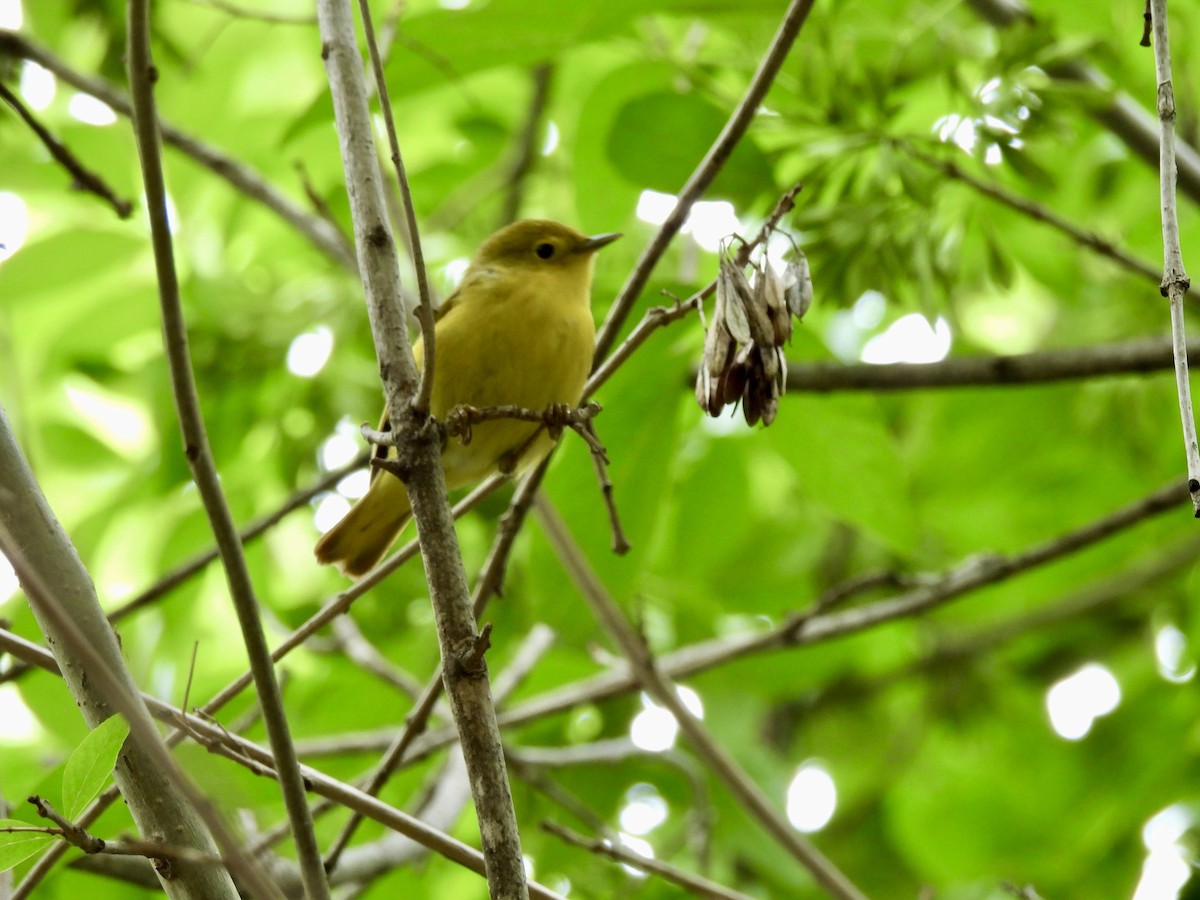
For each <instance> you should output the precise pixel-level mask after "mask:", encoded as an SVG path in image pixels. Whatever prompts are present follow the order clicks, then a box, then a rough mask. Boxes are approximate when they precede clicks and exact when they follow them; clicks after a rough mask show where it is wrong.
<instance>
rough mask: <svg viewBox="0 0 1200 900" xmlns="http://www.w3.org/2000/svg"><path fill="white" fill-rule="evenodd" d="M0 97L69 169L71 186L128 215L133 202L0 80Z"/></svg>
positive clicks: (121, 215)
mask: <svg viewBox="0 0 1200 900" xmlns="http://www.w3.org/2000/svg"><path fill="white" fill-rule="evenodd" d="M0 99H3V100H4V101H5V102H6V103H8V105H9V106H11V107H12V108H13V110H14V111H15V112H16V114H17V115H18V116H19V117H20V118H21V120H22V121H23V122H24V123H25V124H26V125H28V126H29V129H30V130H31V131H32V132H33V133H34V134H35V135H37V138H38V140H40V141H41V142H42V145H43V146H44V147H45V148H46V150H47V151H49V153H50V155H51V156H52V157H54V160H55V161H56V162H57V163H58V164H59V165H60V166H62V167H63V168H64V169H66V170H67V173H68V174H69V175H70V176H71V182H72V184H71V186H72V187H75V188H78V189H79V190H82V191H86V192H87V193H89V194H95V195H96V196H97V197H99V198H100V199H101V200H103V201H104V202H105V203H107V204H108V205H109V206H111V207H112V208H113V212H115V213H116V214H117V215H118V216H119V217H120V218H122V219H128V218H129V216H130V214H131V213H132V212H133V204H132V203H130V202H129V201H128V200H121V199H120V198H118V197H117V195H116V194H115V193H114V192H113V189H112V188H110V187H109V186H108V184H107V183H106V182H105V181H104V179H103V178H101V177H100V176H99V175H97V174H96V173H95V172H92V171H91V170H90V169H88V168H87V167H86V166H84V164H83V163H81V162H80V161H79V160H78V159H77V158H76V157H75V154H73V153H72V152H71V151H70V150H69V149H67V146H66V145H65V144H63V143H62V142H61V141H59V140H58V138H56V137H55V136H54V135H52V134H51V133H50V131H49V130H48V129H47V128H46V126H44V125H43V124H42V123H41V122H39V121H38V120H37V118H36V117H35V116H34V115H33V113H31V112H30V111H29V110H28V109H26V107H25V104H24V103H22V102H21V100H20V98H19V97H18V96H17V95H16V94H14V93H13V92H12V91H10V90H9V89H8V86H7V85H6V84H5V83H4V82H3V81H0Z"/></svg>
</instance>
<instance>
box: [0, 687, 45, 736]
mask: <svg viewBox="0 0 1200 900" xmlns="http://www.w3.org/2000/svg"><path fill="white" fill-rule="evenodd" d="M41 732H42V728H41V726H40V725H38V721H37V719H36V718H34V715H33V713H32V712H30V710H29V707H28V706H26V705H25V701H24V700H23V699H22V698H21V692H20V691H19V690H17V686H16V685H15V684H0V741H4V742H12V743H17V742H23V741H31V740H34V739H36V738H38V737H40V736H41Z"/></svg>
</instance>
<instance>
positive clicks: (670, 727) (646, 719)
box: [629, 686, 704, 753]
mask: <svg viewBox="0 0 1200 900" xmlns="http://www.w3.org/2000/svg"><path fill="white" fill-rule="evenodd" d="M675 693H676V694H677V695H678V696H679V699H680V700H682V701H683V705H684V706H686V707H687V708H688V711H689V712H691V714H692V715H694V716H695V717H696V718H698V719H703V718H704V704H703V703H701V701H700V695H699V694H697V693H696V692H695V691H693V690H692V689H691V688H688V687H683V686H678V687H676V688H675ZM678 735H679V723H678V722H676V721H675V716H674V715H672V714H671V711H670V710H668V709H665V708H664V707H661V706H659V705H658V704H657V703H655V702H654V701H653V700H652V699H650V697H649V695H648V694H642V711H641V712H639V713H638V714H637V715H636V716H634V717H633V722H631V723H630V726H629V739H630V740H632V741H633V743H634V746H636V747H639V748H640V749H642V750H646V751H648V752H650V753H661V752H663V751H664V750H670V749H671V748H672V747H674V746H675V738H676V737H677V736H678Z"/></svg>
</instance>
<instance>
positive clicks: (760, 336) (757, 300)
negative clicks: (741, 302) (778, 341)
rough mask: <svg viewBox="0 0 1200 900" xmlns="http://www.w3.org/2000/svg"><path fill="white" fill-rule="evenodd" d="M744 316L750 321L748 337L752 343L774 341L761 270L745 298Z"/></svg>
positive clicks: (772, 342) (773, 331)
mask: <svg viewBox="0 0 1200 900" xmlns="http://www.w3.org/2000/svg"><path fill="white" fill-rule="evenodd" d="M746 318H747V320H749V322H750V337H751V338H753V340H754V343H756V344H759V345H761V346H764V347H766V346H771V345H773V344H774V343H775V328H774V327H773V326H772V325H771V317H770V315H769V314H768V313H767V280H766V279H765V278H764V277H763V273H762V271H761V270H760V271H759V272H758V276H757V277H756V278H755V280H754V291H753V292H752V294H751V295H750V297H749V298H747V302H746Z"/></svg>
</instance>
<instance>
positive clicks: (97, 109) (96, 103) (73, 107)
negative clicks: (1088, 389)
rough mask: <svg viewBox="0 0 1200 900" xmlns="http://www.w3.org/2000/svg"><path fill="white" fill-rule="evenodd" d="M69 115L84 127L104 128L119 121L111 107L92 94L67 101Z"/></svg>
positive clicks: (78, 95) (73, 97)
mask: <svg viewBox="0 0 1200 900" xmlns="http://www.w3.org/2000/svg"><path fill="white" fill-rule="evenodd" d="M67 114H68V115H69V116H70V117H71V118H72V119H74V120H75V121H77V122H82V123H83V124H84V125H95V126H97V127H103V126H105V125H112V124H114V123H115V122H116V121H117V114H116V113H115V112H113V109H112V107H111V106H109V105H108V104H107V103H105V102H104V101H103V100H100V99H99V98H97V97H93V96H92V95H91V94H74V95H72V97H71V99H70V100H68V101H67Z"/></svg>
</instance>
